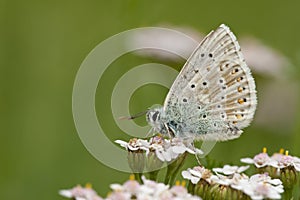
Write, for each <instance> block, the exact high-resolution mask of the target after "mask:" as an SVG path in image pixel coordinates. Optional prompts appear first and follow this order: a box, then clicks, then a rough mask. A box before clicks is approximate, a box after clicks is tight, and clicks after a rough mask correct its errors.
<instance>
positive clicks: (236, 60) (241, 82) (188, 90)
mask: <svg viewBox="0 0 300 200" xmlns="http://www.w3.org/2000/svg"><path fill="white" fill-rule="evenodd" d="M255 108H256V91H255V83H254V79H253V77H252V75H251V72H250V69H249V68H248V66H247V65H246V63H245V60H244V57H243V55H242V53H241V49H240V46H239V44H238V42H237V40H236V37H235V36H234V34H233V33H232V32H231V31H230V30H229V28H228V27H227V26H225V25H221V26H220V27H219V28H218V29H217V30H216V31H212V32H211V33H210V34H209V35H208V36H206V37H205V38H204V39H203V41H202V42H201V43H200V45H199V46H198V47H197V49H196V50H195V51H194V53H193V54H192V55H191V57H190V58H189V59H188V61H187V62H186V64H185V65H184V67H183V68H182V70H181V72H180V73H179V75H178V77H177V78H176V80H175V81H174V83H173V85H172V87H171V89H170V91H169V93H168V95H167V98H166V100H165V103H164V111H165V116H166V117H167V118H169V120H170V121H172V122H173V123H174V124H176V125H177V127H175V129H176V132H177V135H178V136H187V137H193V138H194V139H201V140H206V139H213V140H228V139H233V138H236V137H238V136H239V135H240V133H241V132H242V131H241V129H242V128H244V127H246V126H248V125H249V123H250V122H251V121H252V119H253V115H254V111H255Z"/></svg>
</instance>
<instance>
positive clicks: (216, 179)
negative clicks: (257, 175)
mask: <svg viewBox="0 0 300 200" xmlns="http://www.w3.org/2000/svg"><path fill="white" fill-rule="evenodd" d="M211 181H212V182H213V183H217V184H220V185H226V186H230V187H232V188H233V189H237V190H242V189H243V184H244V183H247V182H248V181H249V177H248V176H247V175H245V174H239V173H234V174H231V175H230V176H224V175H222V174H217V175H212V176H211Z"/></svg>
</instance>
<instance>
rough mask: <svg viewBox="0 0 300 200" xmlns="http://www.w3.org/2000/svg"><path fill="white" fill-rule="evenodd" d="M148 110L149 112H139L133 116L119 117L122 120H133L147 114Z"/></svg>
mask: <svg viewBox="0 0 300 200" xmlns="http://www.w3.org/2000/svg"><path fill="white" fill-rule="evenodd" d="M147 112H148V110H146V111H143V112H140V113H137V114H135V115H133V116H129V117H128V116H123V117H119V119H120V120H124V119H127V120H131V119H135V118H138V117H141V116H143V115H145V114H146V113H147Z"/></svg>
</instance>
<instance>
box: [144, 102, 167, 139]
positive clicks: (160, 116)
mask: <svg viewBox="0 0 300 200" xmlns="http://www.w3.org/2000/svg"><path fill="white" fill-rule="evenodd" d="M146 119H147V122H148V124H149V125H150V126H152V128H153V130H154V131H155V132H158V133H161V134H163V135H164V134H167V133H168V130H167V127H166V124H165V122H164V112H163V108H162V107H159V108H153V109H150V110H148V112H147V114H146Z"/></svg>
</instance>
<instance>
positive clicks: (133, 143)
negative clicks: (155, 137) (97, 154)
mask: <svg viewBox="0 0 300 200" xmlns="http://www.w3.org/2000/svg"><path fill="white" fill-rule="evenodd" d="M115 143H118V144H120V146H122V147H124V148H126V149H127V150H130V151H138V150H144V151H146V152H148V151H149V146H150V144H149V143H148V141H147V140H142V139H137V138H133V139H130V140H129V142H125V141H122V140H116V141H115Z"/></svg>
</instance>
